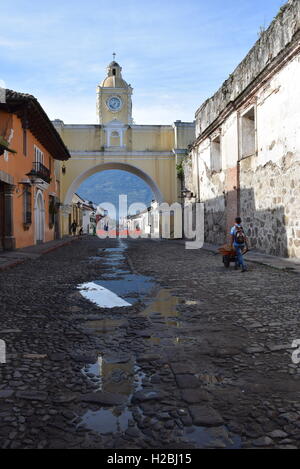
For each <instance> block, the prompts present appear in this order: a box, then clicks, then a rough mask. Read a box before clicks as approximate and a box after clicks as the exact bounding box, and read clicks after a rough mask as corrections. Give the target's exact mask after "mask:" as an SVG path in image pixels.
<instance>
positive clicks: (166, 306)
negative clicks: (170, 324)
mask: <svg viewBox="0 0 300 469" xmlns="http://www.w3.org/2000/svg"><path fill="white" fill-rule="evenodd" d="M177 304H178V298H177V297H176V296H172V293H171V291H170V290H167V289H165V288H162V289H161V290H159V292H158V294H157V295H156V297H155V298H154V300H153V301H152V302H151V304H150V305H149V306H148V307H147V308H146V309H145V310H144V311H143V312H142V315H143V316H151V315H154V314H155V313H158V314H160V315H161V316H163V317H164V318H169V317H176V316H179V313H178V311H177V309H176V306H177Z"/></svg>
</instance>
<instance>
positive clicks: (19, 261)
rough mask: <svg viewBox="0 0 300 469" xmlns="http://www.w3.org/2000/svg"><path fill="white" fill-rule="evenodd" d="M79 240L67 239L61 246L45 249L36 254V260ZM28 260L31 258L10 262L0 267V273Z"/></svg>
mask: <svg viewBox="0 0 300 469" xmlns="http://www.w3.org/2000/svg"><path fill="white" fill-rule="evenodd" d="M81 239H82V238H81V237H76V238H73V239H68V240H67V241H65V242H62V243H61V244H58V245H57V246H52V247H50V248H48V249H45V250H44V251H41V252H39V253H37V254H38V256H37V257H36V258H37V259H38V258H39V257H41V256H43V255H44V254H48V253H50V252H53V251H56V250H57V249H59V248H63V247H65V246H69V245H70V244H72V243H74V242H75V241H79V240H81ZM30 260H32V258H30V257H28V258H27V259H19V260H15V261H12V262H8V263H7V264H4V265H1V266H0V272H2V271H4V270H7V269H11V268H13V267H16V266H17V265H20V264H24V263H25V262H28V261H30Z"/></svg>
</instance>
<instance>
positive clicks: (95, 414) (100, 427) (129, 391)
mask: <svg viewBox="0 0 300 469" xmlns="http://www.w3.org/2000/svg"><path fill="white" fill-rule="evenodd" d="M81 371H82V373H83V374H84V375H85V376H86V378H87V379H88V380H90V381H92V382H94V383H96V388H97V389H95V390H96V391H102V392H106V393H118V394H123V395H125V396H127V397H128V401H130V399H131V397H132V395H133V393H134V392H136V391H140V390H141V389H142V388H143V384H142V383H143V379H144V378H145V373H144V372H143V371H142V370H141V369H140V367H139V366H137V365H136V364H135V362H134V361H132V360H128V361H127V362H125V363H123V362H122V359H121V358H120V362H117V361H116V359H114V358H113V359H109V358H108V359H105V357H104V356H102V355H100V356H99V357H98V360H97V361H96V363H92V364H88V365H86V366H85V367H84V368H83V369H82V370H81ZM97 385H98V386H97ZM132 418H133V417H132V413H131V412H130V411H129V410H128V408H127V407H126V408H125V409H119V408H118V407H112V408H109V409H103V408H101V409H100V410H97V411H92V410H88V411H87V412H86V413H85V414H84V415H83V416H82V417H81V419H80V421H79V423H78V426H79V427H85V428H87V429H89V430H94V431H96V432H98V433H101V434H104V435H105V434H108V433H112V432H117V431H125V430H126V429H127V428H128V421H129V420H132Z"/></svg>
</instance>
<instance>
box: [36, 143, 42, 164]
mask: <svg viewBox="0 0 300 469" xmlns="http://www.w3.org/2000/svg"><path fill="white" fill-rule="evenodd" d="M34 158H35V159H34V161H35V162H36V163H41V164H44V153H43V152H42V151H41V150H40V149H39V148H38V147H37V146H36V145H34Z"/></svg>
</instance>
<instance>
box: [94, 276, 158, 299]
mask: <svg viewBox="0 0 300 469" xmlns="http://www.w3.org/2000/svg"><path fill="white" fill-rule="evenodd" d="M119 273H120V279H115V278H114V277H115V276H113V277H112V279H111V280H110V279H109V280H104V279H103V280H97V281H95V282H94V283H95V284H96V285H101V286H102V287H104V288H106V289H107V290H110V291H112V292H114V293H115V294H116V295H118V296H120V297H122V298H124V299H126V301H129V302H131V303H135V302H136V301H137V299H141V300H144V299H146V297H147V296H148V295H149V293H150V292H151V291H152V290H153V289H154V288H155V286H156V283H155V281H154V280H153V279H152V278H151V277H147V276H145V275H136V274H131V273H129V274H127V273H125V272H124V271H120V272H119Z"/></svg>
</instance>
